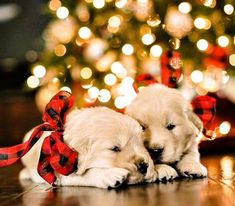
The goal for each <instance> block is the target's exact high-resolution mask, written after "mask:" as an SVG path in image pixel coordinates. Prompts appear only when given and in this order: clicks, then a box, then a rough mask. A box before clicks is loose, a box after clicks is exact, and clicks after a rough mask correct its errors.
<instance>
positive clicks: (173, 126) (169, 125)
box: [166, 124, 175, 130]
mask: <svg viewBox="0 0 235 206" xmlns="http://www.w3.org/2000/svg"><path fill="white" fill-rule="evenodd" d="M166 128H167V129H168V130H173V129H174V128H175V125H174V124H168V125H167V127H166Z"/></svg>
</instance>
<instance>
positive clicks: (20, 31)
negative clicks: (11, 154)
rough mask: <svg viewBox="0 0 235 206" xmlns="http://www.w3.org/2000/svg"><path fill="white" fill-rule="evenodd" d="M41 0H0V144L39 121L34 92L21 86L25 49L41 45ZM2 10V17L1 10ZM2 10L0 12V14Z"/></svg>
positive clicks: (16, 138) (18, 139)
mask: <svg viewBox="0 0 235 206" xmlns="http://www.w3.org/2000/svg"><path fill="white" fill-rule="evenodd" d="M45 2H47V1H45V0H1V1H0V145H1V146H7V145H12V144H15V143H19V142H21V141H22V137H23V135H24V134H25V132H27V131H28V130H29V129H31V128H32V127H33V126H36V125H37V124H39V123H40V122H41V114H40V112H39V111H38V110H37V107H36V105H35V103H34V93H33V92H30V91H27V90H26V89H24V88H25V87H24V84H25V80H26V79H27V77H28V76H29V72H30V64H31V62H28V61H27V59H26V57H25V55H26V53H27V52H28V51H36V52H39V51H40V50H42V48H43V39H42V37H41V36H42V31H43V30H44V28H45V26H46V24H47V22H48V17H47V15H46V13H45V12H46V10H45V6H46V5H45V4H44V5H43V4H42V3H45ZM9 8H10V11H9V10H7V9H9ZM4 12H6V15H5V16H9V18H5V17H4V15H3V13H4ZM1 14H2V15H1Z"/></svg>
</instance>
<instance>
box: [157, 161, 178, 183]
mask: <svg viewBox="0 0 235 206" xmlns="http://www.w3.org/2000/svg"><path fill="white" fill-rule="evenodd" d="M155 170H156V172H157V180H158V181H161V182H166V181H171V180H173V179H175V178H176V177H178V173H177V172H176V170H175V169H174V168H173V167H171V166H169V165H166V164H157V165H155Z"/></svg>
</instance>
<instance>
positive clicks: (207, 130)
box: [192, 95, 216, 139]
mask: <svg viewBox="0 0 235 206" xmlns="http://www.w3.org/2000/svg"><path fill="white" fill-rule="evenodd" d="M192 106H193V111H194V113H195V114H197V116H198V117H199V118H200V119H201V121H202V123H203V131H202V132H203V134H204V135H205V136H206V137H207V138H209V139H213V138H215V137H216V136H215V135H216V133H215V127H216V125H215V124H214V119H215V113H216V99H215V98H213V97H210V96H208V95H204V96H197V97H195V98H194V99H193V101H192Z"/></svg>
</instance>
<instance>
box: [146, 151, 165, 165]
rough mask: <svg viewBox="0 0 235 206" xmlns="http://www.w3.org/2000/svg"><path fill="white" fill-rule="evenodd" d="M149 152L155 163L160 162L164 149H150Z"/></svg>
mask: <svg viewBox="0 0 235 206" xmlns="http://www.w3.org/2000/svg"><path fill="white" fill-rule="evenodd" d="M148 152H149V154H150V156H151V158H152V160H153V162H154V163H158V162H160V160H161V157H162V152H163V149H162V148H149V149H148Z"/></svg>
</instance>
